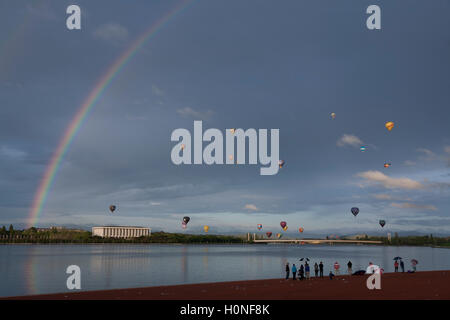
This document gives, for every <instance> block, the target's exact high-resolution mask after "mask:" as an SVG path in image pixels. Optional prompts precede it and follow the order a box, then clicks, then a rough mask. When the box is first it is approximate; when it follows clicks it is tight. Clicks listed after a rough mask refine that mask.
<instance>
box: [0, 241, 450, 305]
mask: <svg viewBox="0 0 450 320" xmlns="http://www.w3.org/2000/svg"><path fill="white" fill-rule="evenodd" d="M395 256H401V257H403V258H404V261H405V267H406V270H408V269H409V268H411V266H410V259H412V258H415V259H417V260H419V264H418V266H417V267H418V271H420V270H443V269H447V270H448V269H450V249H437V248H436V249H433V248H423V247H381V246H356V245H355V246H350V245H349V246H329V245H314V246H298V245H297V246H295V245H0V296H16V295H28V294H41V293H55V292H66V291H69V290H68V289H67V287H66V280H67V277H68V275H67V274H66V273H65V271H66V268H67V266H69V265H73V264H75V265H78V266H79V267H80V268H81V288H82V290H101V289H116V288H131V287H144V286H156V285H172V284H183V283H199V282H214V281H230V280H249V279H267V278H277V277H283V275H284V266H285V263H286V262H290V263H291V264H292V263H296V264H297V265H298V259H299V258H301V257H308V258H310V259H311V262H312V264H314V262H316V261H317V262H319V261H320V260H322V261H323V263H324V265H325V268H324V269H325V270H324V271H325V273H328V272H329V270H330V269H331V268H332V264H333V263H334V262H335V261H336V260H337V261H339V263H340V264H341V270H343V268H344V265H346V263H347V262H348V260H349V259H350V260H351V261H352V262H353V266H354V268H353V269H354V270H357V269H360V268H361V269H365V268H366V266H367V265H368V262H369V261H372V262H374V263H375V264H378V265H380V266H382V267H383V268H384V269H385V271H386V272H392V271H394V270H393V269H394V266H393V260H392V259H393V257H395Z"/></svg>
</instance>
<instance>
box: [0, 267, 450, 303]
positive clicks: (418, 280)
mask: <svg viewBox="0 0 450 320" xmlns="http://www.w3.org/2000/svg"><path fill="white" fill-rule="evenodd" d="M367 278H368V276H367V275H364V276H350V275H342V276H336V277H335V278H334V279H333V280H329V278H328V277H324V278H315V277H311V279H310V280H303V281H299V280H296V281H294V280H292V276H291V278H290V279H288V280H285V279H265V280H246V281H229V282H212V283H197V284H181V285H172V286H155V287H141V288H128V289H112V290H96V291H77V292H65V293H54V294H42V295H33V296H19V297H0V300H372V299H374V300H423V299H432V300H441V299H445V300H447V299H450V270H440V271H419V272H416V273H406V272H405V273H401V272H398V273H385V274H383V275H382V276H381V289H380V290H369V289H367V286H366V281H367Z"/></svg>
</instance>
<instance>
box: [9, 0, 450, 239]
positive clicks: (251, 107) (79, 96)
mask: <svg viewBox="0 0 450 320" xmlns="http://www.w3.org/2000/svg"><path fill="white" fill-rule="evenodd" d="M372 2H374V1H365V0H363V1H360V0H358V1H357V0H352V1H349V0H341V1H331V0H329V1H313V0H300V1H299V0H286V1H272V0H267V1H257V0H249V1H240V0H230V1H219V0H208V1H206V0H196V1H193V3H192V4H190V5H189V6H188V7H187V9H186V10H184V11H183V12H180V13H179V14H178V15H177V16H176V17H175V18H174V19H172V20H170V22H169V23H167V24H166V25H164V26H163V28H162V29H161V30H160V31H159V32H158V33H157V34H156V35H155V36H154V37H153V38H152V39H151V40H150V41H148V42H146V43H145V45H144V46H142V47H141V49H140V50H139V51H138V52H137V53H136V54H135V55H134V57H133V58H132V59H131V60H130V61H129V62H128V64H126V66H125V67H124V68H123V69H122V70H121V72H120V73H119V74H118V75H117V76H116V77H115V78H114V80H113V81H112V83H111V84H110V86H109V87H108V88H107V89H106V90H105V92H104V93H103V95H102V96H101V97H100V98H99V100H98V101H97V103H96V104H95V105H94V107H93V108H92V110H91V112H90V114H89V116H88V117H87V118H86V121H85V122H84V123H83V125H82V127H81V128H80V130H79V132H78V134H77V135H76V136H75V138H74V140H73V143H72V145H71V147H70V149H69V150H68V152H67V154H66V155H65V157H64V158H63V160H62V163H61V166H60V168H59V170H58V173H57V175H56V177H55V180H54V183H53V184H52V186H51V188H50V191H49V194H48V198H47V201H46V202H45V205H44V207H43V211H42V214H41V217H40V219H39V221H38V222H37V225H38V226H50V225H70V226H82V227H90V226H93V225H103V224H108V225H111V224H112V225H123V224H126V225H143V226H149V227H151V228H153V229H154V230H161V229H162V230H164V231H169V232H173V231H180V230H181V228H180V227H181V220H182V217H183V216H184V215H189V216H190V217H191V222H190V223H189V229H188V230H189V231H191V232H200V230H201V229H202V226H203V225H204V224H208V225H209V226H210V232H211V233H222V232H223V233H229V232H231V233H240V232H246V231H252V232H253V231H256V224H258V223H261V224H263V230H265V231H273V232H279V230H281V229H280V227H279V222H280V221H281V220H285V221H287V223H288V226H289V230H288V231H290V232H292V235H296V234H298V232H297V233H295V231H296V230H297V229H298V227H299V226H302V227H303V228H304V229H305V232H304V236H308V235H313V234H329V233H335V234H336V233H337V234H345V233H356V232H361V231H367V232H372V233H376V232H380V230H381V227H380V226H379V225H378V220H379V219H384V220H386V221H387V224H386V226H385V227H384V229H383V231H384V232H386V231H390V232H399V233H413V232H426V233H430V232H432V233H435V234H450V215H449V213H450V90H449V88H450V60H449V57H450V20H449V19H448V12H449V10H450V2H449V1H447V0H434V1H411V0H409V1H406V0H404V1H394V2H393V1H376V3H377V4H379V5H380V6H381V10H382V13H381V14H382V16H381V26H382V29H381V30H375V31H370V30H368V29H367V28H366V18H367V16H368V15H367V14H366V13H365V12H366V8H367V7H368V6H369V5H370V4H373V3H372ZM74 3H76V4H78V5H80V7H81V10H82V29H81V30H79V31H69V30H67V28H66V21H65V20H66V18H67V15H66V13H65V11H66V8H67V6H68V5H70V4H74ZM179 3H180V0H164V1H156V0H154V1H148V0H145V1H144V0H141V1H138V0H136V1H133V2H132V4H130V1H125V0H120V1H119V0H117V1H109V0H108V1H105V0H103V1H86V0H77V1H72V0H71V1H63V0H61V1H36V0H33V1H31V0H15V1H6V0H5V1H1V2H0V225H2V224H10V223H13V224H15V225H18V226H24V225H25V224H26V223H27V221H28V216H29V211H30V206H31V203H32V200H33V197H34V194H35V193H36V190H37V187H38V184H39V182H40V180H41V179H42V176H43V174H44V171H45V168H46V166H47V165H48V162H49V160H50V158H51V156H52V154H53V152H54V151H55V149H56V147H57V145H58V142H59V141H60V140H61V138H62V135H63V133H64V131H65V129H66V128H67V126H68V125H69V123H70V122H71V119H72V118H73V117H74V115H75V114H76V112H77V110H79V108H80V106H81V105H82V103H83V102H84V101H85V99H86V97H87V96H88V95H89V93H90V92H91V91H92V89H93V88H94V87H95V84H96V83H97V82H98V79H99V78H100V77H101V76H102V75H103V74H104V73H105V71H106V70H108V68H109V66H111V64H112V63H113V62H114V61H115V60H116V59H117V57H119V56H120V55H121V54H122V53H123V52H125V51H126V50H127V49H128V48H129V47H130V45H131V44H132V43H133V41H134V40H135V39H137V38H138V37H139V36H140V35H141V34H142V33H143V32H145V30H147V29H148V28H149V27H150V26H151V25H152V24H154V23H155V22H156V21H157V20H158V19H160V18H161V17H163V16H165V15H166V14H167V13H168V12H169V11H170V10H172V8H174V7H176V6H177V5H178V4H179ZM331 112H335V113H336V118H335V119H334V120H333V119H331V117H330V113H331ZM194 120H202V121H203V127H204V129H206V128H218V129H221V130H224V131H225V129H226V128H243V129H247V128H255V129H260V128H261V129H262V128H267V129H271V128H278V129H280V157H281V159H284V160H285V161H286V164H285V166H284V167H283V168H282V169H281V170H280V171H279V173H278V174H277V175H273V176H261V175H260V174H259V169H260V165H239V166H237V165H235V166H233V165H222V166H221V165H212V166H207V165H191V166H188V165H180V166H176V165H174V164H173V163H172V162H171V159H170V152H171V149H172V147H173V146H174V145H175V143H173V142H171V141H170V136H171V133H172V131H173V130H175V129H177V128H187V129H189V130H190V131H191V132H193V122H194ZM386 121H394V122H395V127H394V129H393V130H392V131H391V132H388V131H387V130H386V129H385V128H384V124H385V122H386ZM361 145H364V146H366V151H365V152H361V151H360V147H361ZM385 162H390V163H391V164H392V165H391V167H389V168H384V167H383V164H384V163H385ZM110 204H115V205H117V208H118V209H117V211H116V212H115V213H114V214H113V215H111V214H109V213H108V206H109V205H110ZM351 207H359V208H360V213H359V215H358V216H357V218H354V217H353V215H352V214H351V213H350V208H351Z"/></svg>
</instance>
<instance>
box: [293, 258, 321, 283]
mask: <svg viewBox="0 0 450 320" xmlns="http://www.w3.org/2000/svg"><path fill="white" fill-rule="evenodd" d="M290 272H292V279H293V280H297V272H298V279H299V280H304V279H306V280H308V279H310V278H311V267H310V265H309V263H308V261H305V265H303V264H300V267H299V269H298V270H297V267H296V266H295V263H294V264H292V267H289V262H288V263H286V279H289V275H290ZM314 274H315V276H316V277H321V278H322V277H323V263H322V261H320V263H319V264H317V262H316V263H315V264H314Z"/></svg>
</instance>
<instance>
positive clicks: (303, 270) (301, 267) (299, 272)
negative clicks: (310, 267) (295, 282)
mask: <svg viewBox="0 0 450 320" xmlns="http://www.w3.org/2000/svg"><path fill="white" fill-rule="evenodd" d="M304 274H305V269H304V268H303V265H302V264H301V265H300V269H299V270H298V277H299V278H300V280H303V279H304V278H305V277H304Z"/></svg>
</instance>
